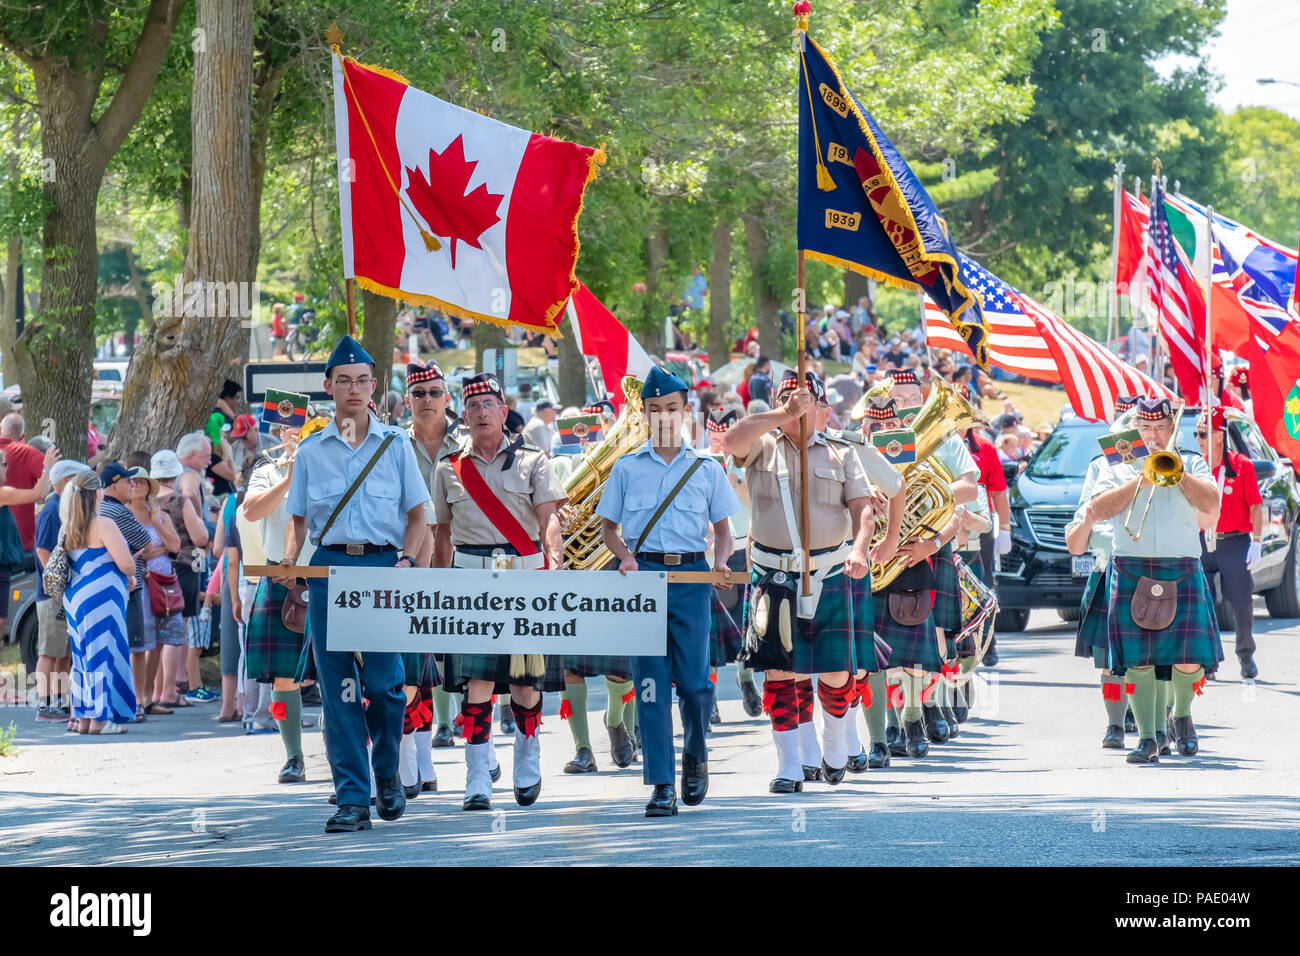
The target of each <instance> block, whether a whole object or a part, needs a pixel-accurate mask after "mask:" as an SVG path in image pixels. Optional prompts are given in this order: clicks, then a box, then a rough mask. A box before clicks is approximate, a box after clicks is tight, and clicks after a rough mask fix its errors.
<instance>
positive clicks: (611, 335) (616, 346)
mask: <svg viewBox="0 0 1300 956" xmlns="http://www.w3.org/2000/svg"><path fill="white" fill-rule="evenodd" d="M567 311H568V314H569V328H570V329H572V330H573V337H574V340H575V341H576V342H577V345H578V349H579V351H581V352H582V354H583V355H586V356H589V357H592V358H595V359H597V360H598V361H599V362H600V375H601V378H602V379H604V384H605V392H606V393H607V397H608V398H609V400H610V401H611V402H613V403H614V407H615V408H616V409H618V410H619V411H622V409H623V402H624V395H623V385H622V383H623V376H624V375H631V376H632V377H633V378H639V379H640V380H641V381H643V382H644V381H645V377H646V376H647V375H649V374H650V368H651V366H652V365H653V363H652V362H651V361H650V356H649V355H647V354H646V350H645V349H643V348H642V347H641V343H640V342H638V341H637V340H636V336H634V335H633V334H632V333H631V332H629V331H628V330H627V327H626V326H625V325H623V323H622V322H620V321H619V320H618V318H617V317H616V316H615V315H614V313H613V312H611V311H609V309H607V308H605V305H604V303H602V302H601V301H600V300H599V299H597V298H596V297H595V296H594V295H592V294H591V290H590V289H588V288H587V287H586V286H585V285H583V284H582V282H579V283H578V288H577V289H576V290H574V293H573V297H572V298H571V299H569V306H568V309H567ZM944 321H945V322H946V321H947V319H945V320H944ZM951 327H952V326H951V325H950V326H949V328H951Z"/></svg>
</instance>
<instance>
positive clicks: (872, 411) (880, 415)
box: [862, 402, 898, 422]
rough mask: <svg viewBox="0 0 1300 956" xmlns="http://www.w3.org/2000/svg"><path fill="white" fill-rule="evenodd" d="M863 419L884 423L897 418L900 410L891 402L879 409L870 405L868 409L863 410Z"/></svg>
mask: <svg viewBox="0 0 1300 956" xmlns="http://www.w3.org/2000/svg"><path fill="white" fill-rule="evenodd" d="M862 417H863V418H871V419H875V420H876V421H880V422H883V421H886V420H887V419H890V418H897V417H898V409H897V408H896V407H895V405H894V403H893V402H890V403H889V404H888V405H882V406H879V407H877V406H875V405H871V404H868V405H867V407H866V408H865V409H863V412H862Z"/></svg>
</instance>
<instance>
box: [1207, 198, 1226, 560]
mask: <svg viewBox="0 0 1300 956" xmlns="http://www.w3.org/2000/svg"><path fill="white" fill-rule="evenodd" d="M1205 226H1206V230H1205V231H1206V235H1207V236H1208V237H1209V238H1208V241H1209V248H1208V252H1209V255H1208V256H1207V257H1206V259H1207V262H1206V264H1205V424H1206V431H1207V432H1210V430H1211V424H1210V423H1211V421H1212V420H1213V412H1214V409H1213V405H1214V385H1213V381H1214V370H1213V366H1212V365H1211V364H1210V359H1211V356H1212V349H1211V346H1210V341H1211V339H1212V338H1213V336H1212V334H1211V331H1210V314H1211V313H1212V312H1213V311H1214V309H1213V306H1212V305H1211V303H1212V302H1213V300H1214V293H1213V289H1214V207H1213V206H1206V207H1205ZM1213 441H1214V435H1213V433H1212V432H1211V434H1209V435H1207V436H1206V439H1205V443H1206V447H1207V448H1213ZM1223 453H1224V454H1225V455H1226V454H1227V453H1228V443H1227V436H1226V435H1225V436H1224V443H1223ZM1206 464H1207V465H1208V464H1211V463H1210V462H1208V461H1207V462H1206ZM1220 464H1221V465H1222V462H1220ZM1216 544H1217V541H1216V530H1215V529H1214V528H1208V529H1207V530H1206V532H1205V550H1206V551H1213V550H1214V548H1215V545H1216Z"/></svg>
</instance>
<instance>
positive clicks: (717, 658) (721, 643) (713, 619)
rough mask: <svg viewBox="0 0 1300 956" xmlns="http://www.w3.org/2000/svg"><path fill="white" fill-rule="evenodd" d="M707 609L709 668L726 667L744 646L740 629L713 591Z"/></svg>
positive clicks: (716, 593)
mask: <svg viewBox="0 0 1300 956" xmlns="http://www.w3.org/2000/svg"><path fill="white" fill-rule="evenodd" d="M710 597H711V598H712V602H711V604H710V608H709V666H710V667H726V666H727V665H728V664H730V663H731V662H732V661H734V660H735V659H736V655H738V654H739V653H740V648H741V647H742V646H743V644H744V640H743V635H742V634H741V633H740V628H739V627H737V626H736V622H735V620H734V619H733V618H732V616H731V612H730V611H728V610H727V609H726V608H725V607H724V606H723V604H722V601H721V600H719V598H718V592H717V591H716V590H715V591H714V592H713V594H712V595H710Z"/></svg>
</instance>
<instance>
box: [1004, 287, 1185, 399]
mask: <svg viewBox="0 0 1300 956" xmlns="http://www.w3.org/2000/svg"><path fill="white" fill-rule="evenodd" d="M1010 298H1011V299H1012V300H1013V302H1014V303H1015V304H1016V305H1017V306H1019V308H1020V309H1021V310H1023V312H1024V314H1025V315H1027V316H1029V317H1030V319H1031V320H1032V321H1033V322H1034V325H1035V327H1036V328H1037V330H1038V333H1039V335H1040V336H1041V337H1042V339H1043V341H1044V342H1045V343H1046V344H1047V347H1048V348H1049V349H1050V350H1051V354H1052V360H1053V361H1054V362H1055V364H1056V367H1057V369H1058V370H1059V372H1060V380H1061V381H1062V382H1063V383H1064V385H1065V392H1066V394H1067V395H1069V397H1070V405H1071V406H1072V407H1073V408H1074V413H1075V414H1076V415H1078V416H1079V417H1080V418H1086V419H1088V420H1089V421H1094V422H1099V421H1110V420H1111V419H1113V418H1114V417H1115V399H1116V397H1118V396H1120V395H1145V396H1146V397H1148V398H1168V399H1173V398H1174V394H1173V392H1171V391H1169V389H1167V388H1165V387H1164V386H1163V385H1161V384H1159V383H1158V382H1156V381H1155V380H1154V379H1152V378H1149V377H1148V376H1146V375H1144V374H1142V373H1141V372H1139V371H1138V370H1137V369H1135V368H1134V367H1133V366H1131V365H1129V364H1128V363H1127V362H1124V361H1123V360H1121V359H1120V358H1119V357H1118V356H1117V355H1114V354H1112V353H1111V352H1110V351H1109V350H1108V349H1105V348H1103V347H1102V346H1101V344H1100V343H1098V342H1095V341H1094V340H1093V339H1091V338H1089V337H1088V336H1086V335H1084V334H1083V333H1082V332H1080V331H1079V330H1078V329H1076V328H1074V327H1073V326H1071V325H1070V324H1069V323H1067V322H1066V321H1065V320H1064V319H1062V318H1061V317H1060V316H1058V315H1056V314H1055V313H1054V312H1052V311H1050V310H1049V309H1046V308H1044V307H1043V306H1041V305H1039V304H1038V303H1037V302H1035V301H1034V300H1033V299H1031V298H1029V296H1027V295H1024V294H1023V293H1017V292H1015V291H1012V292H1011V293H1010Z"/></svg>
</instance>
